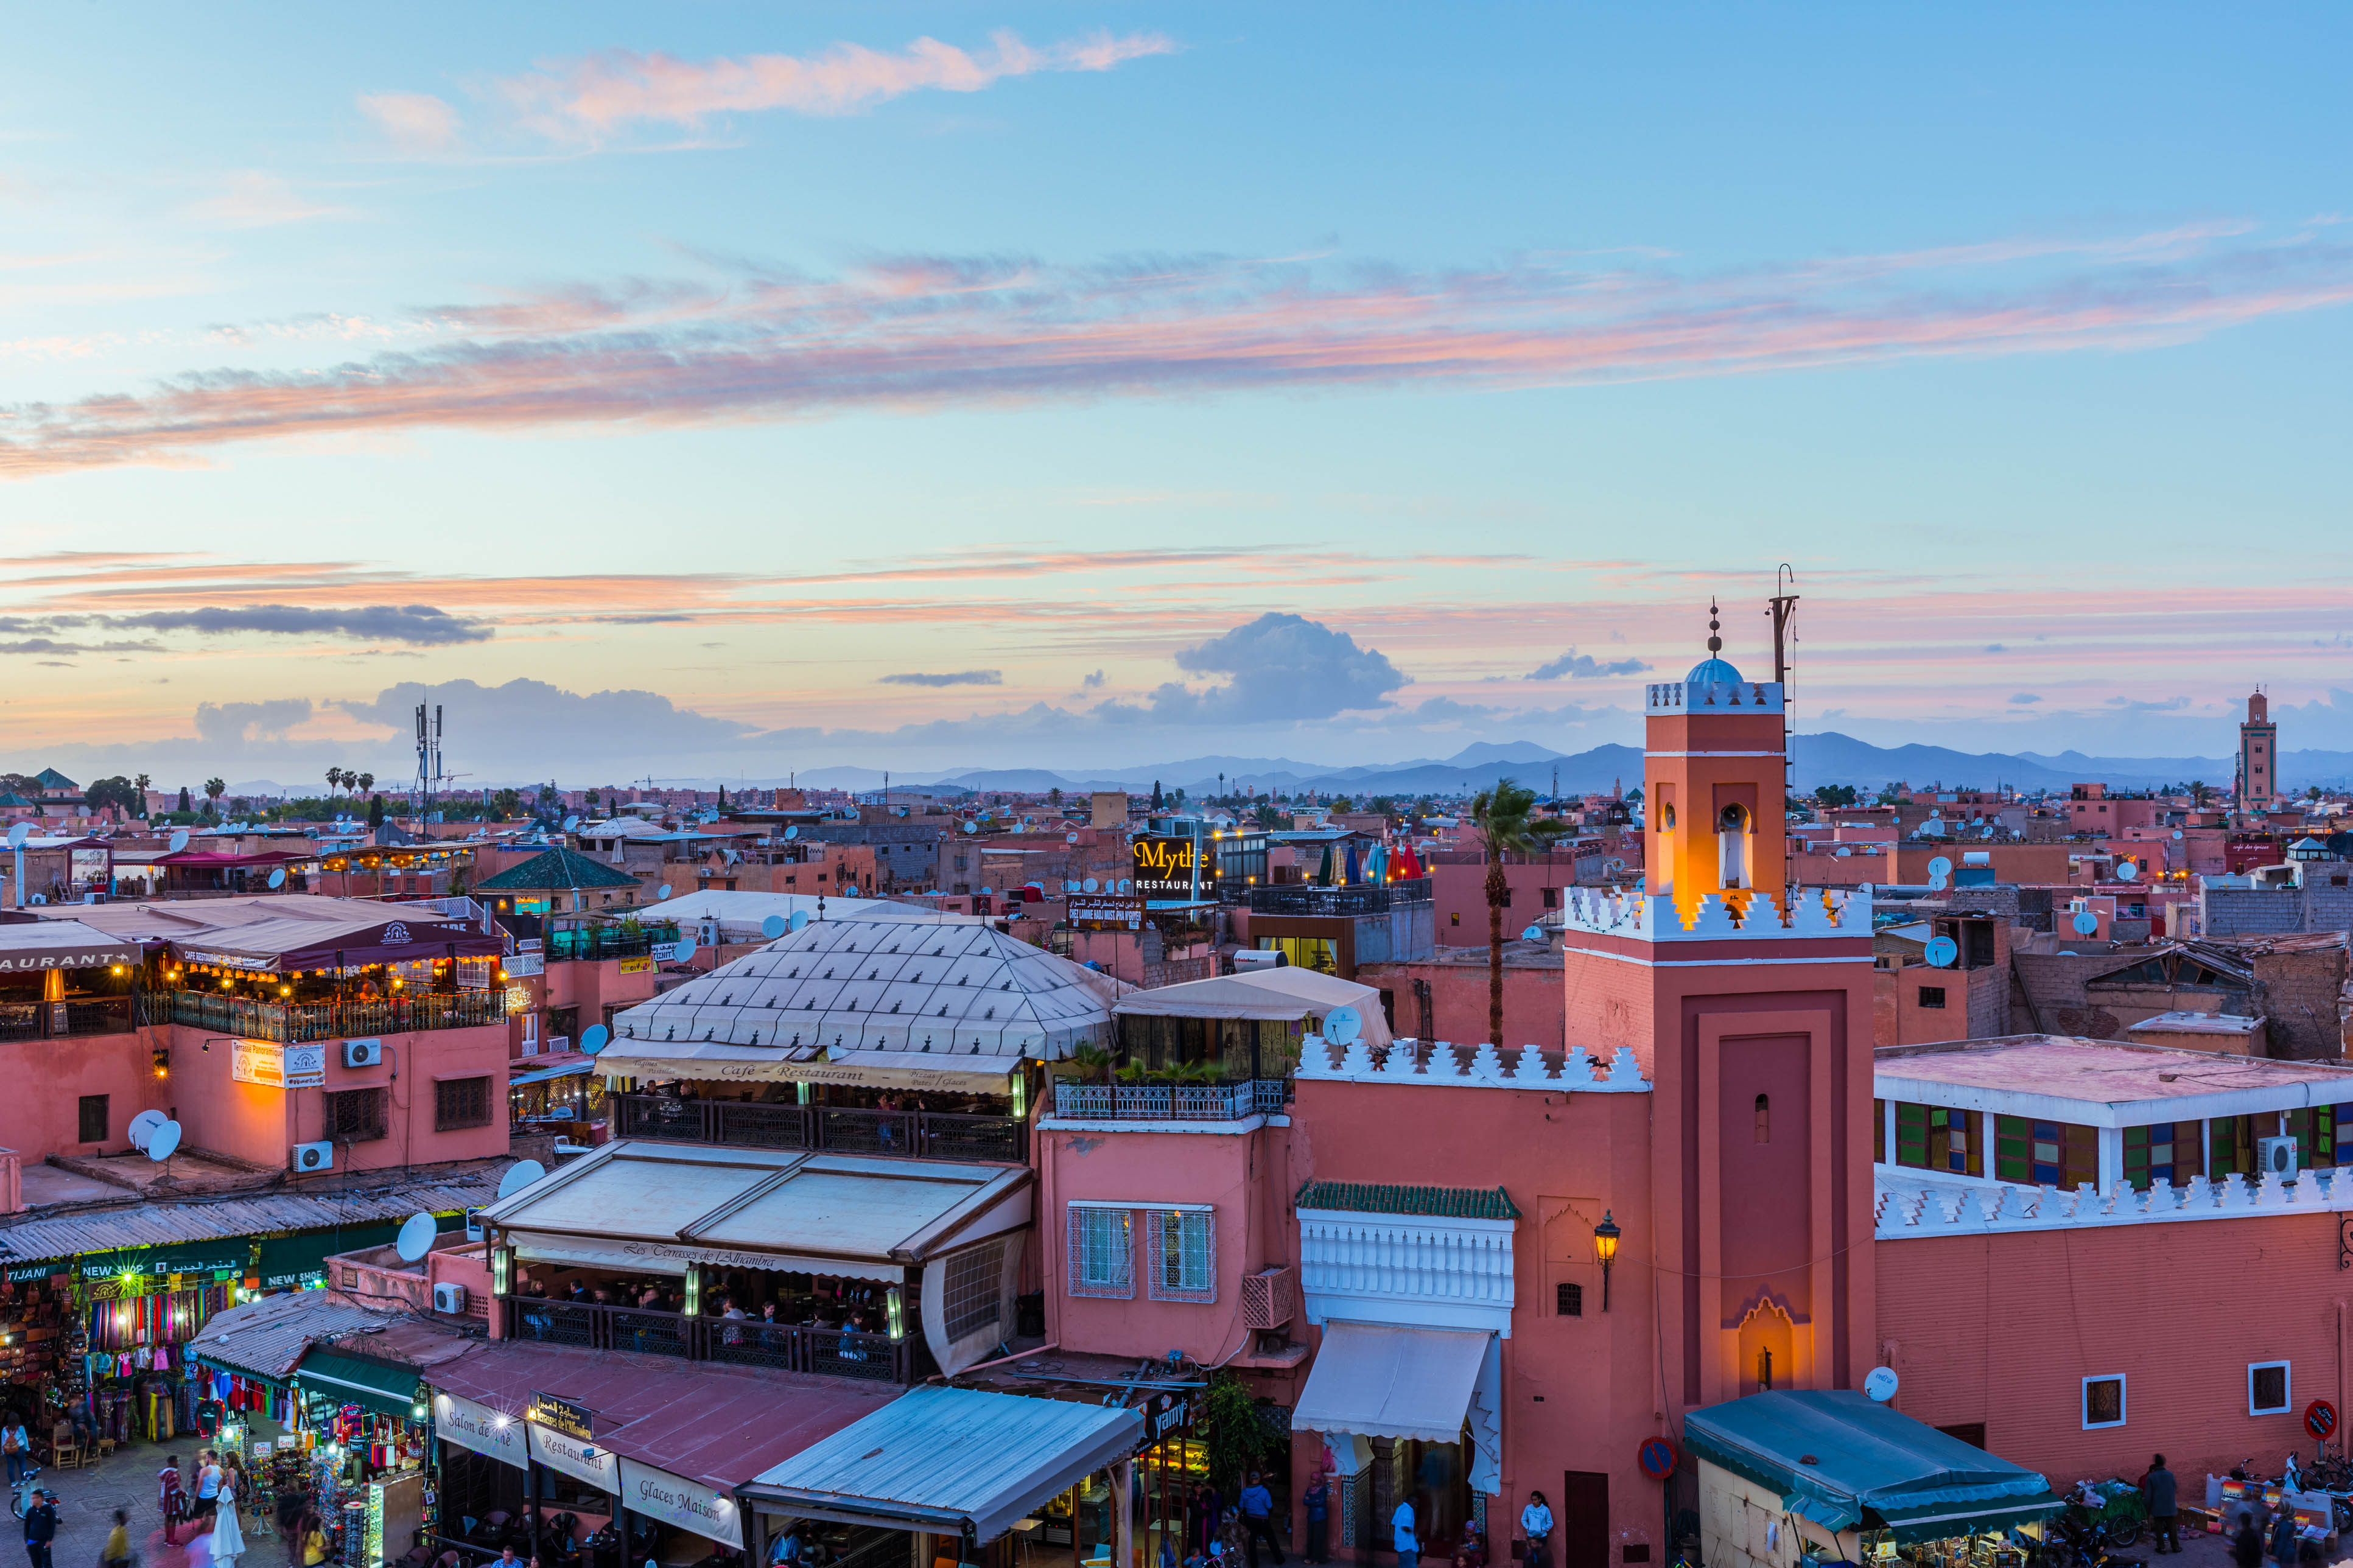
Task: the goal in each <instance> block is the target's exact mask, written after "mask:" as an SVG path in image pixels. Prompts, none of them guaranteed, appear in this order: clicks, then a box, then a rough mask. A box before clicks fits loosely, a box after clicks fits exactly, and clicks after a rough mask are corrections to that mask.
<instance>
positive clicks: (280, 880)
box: [269, 866, 286, 888]
mask: <svg viewBox="0 0 2353 1568" xmlns="http://www.w3.org/2000/svg"><path fill="white" fill-rule="evenodd" d="M269 885H270V886H271V887H273V888H282V887H284V886H285V885H286V868H285V867H283V866H275V867H272V868H270V872H269Z"/></svg>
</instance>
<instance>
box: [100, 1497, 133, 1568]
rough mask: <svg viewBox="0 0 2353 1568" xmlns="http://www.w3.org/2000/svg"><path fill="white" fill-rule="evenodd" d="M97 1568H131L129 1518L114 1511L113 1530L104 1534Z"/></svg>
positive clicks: (123, 1513) (120, 1512)
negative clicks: (102, 1547)
mask: <svg viewBox="0 0 2353 1568" xmlns="http://www.w3.org/2000/svg"><path fill="white" fill-rule="evenodd" d="M98 1568H131V1516H130V1515H129V1514H127V1513H125V1512H123V1511H122V1510H121V1509H119V1508H118V1509H116V1510H114V1528H113V1529H112V1530H110V1531H107V1532H106V1546H105V1548H104V1550H102V1551H100V1552H99V1554H98Z"/></svg>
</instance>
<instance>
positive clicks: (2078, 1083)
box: [1872, 1035, 2353, 1126]
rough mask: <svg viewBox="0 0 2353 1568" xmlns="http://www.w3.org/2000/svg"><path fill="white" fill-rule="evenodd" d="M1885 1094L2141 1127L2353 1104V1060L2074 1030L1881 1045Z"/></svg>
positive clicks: (1879, 1067)
mask: <svg viewBox="0 0 2353 1568" xmlns="http://www.w3.org/2000/svg"><path fill="white" fill-rule="evenodd" d="M1872 1056H1873V1068H1874V1069H1875V1077H1876V1079H1877V1087H1878V1093H1879V1096H1880V1098H1882V1099H1883V1100H1908V1101H1911V1102H1914V1103H1916V1104H1928V1105H1942V1106H1948V1107H1952V1108H1956V1109H1961V1110H1994V1111H2000V1112H2005V1113H2008V1114H2012V1115H2029V1116H2037V1117H2041V1118H2043V1119H2045V1120H2051V1121H2073V1122H2077V1123H2084V1122H2090V1123H2093V1124H2094V1125H2104V1126H2133V1125H2139V1124H2143V1123H2147V1122H2150V1121H2165V1120H2177V1119H2178V1120H2188V1119H2193V1118H2196V1119H2202V1118H2207V1117H2215V1116H2240V1115H2247V1114H2251V1113H2253V1112H2257V1111H2264V1110H2295V1109H2297V1108H2300V1107H2303V1106H2307V1105H2339V1104H2353V1068H2345V1067H2336V1066H2331V1065H2329V1064H2327V1063H2325V1062H2295V1061H2275V1060H2273V1059H2271V1058H2265V1057H2242V1056H2235V1055H2231V1056H2226V1055H2221V1054H2218V1053H2216V1052H2214V1051H2207V1050H2184V1049H2180V1048H2178V1047H2171V1046H2150V1045H2140V1044H2136V1043H2134V1042H2132V1041H2128V1040H2093V1039H2085V1038H2083V1037H2079V1036H2072V1035H2006V1036H2002V1037H1998V1038H1994V1039H1987V1040H1960V1041H1955V1042H1952V1043H1950V1044H1947V1045H1934V1046H1890V1047H1883V1048H1881V1049H1879V1050H1876V1051H1873V1053H1872Z"/></svg>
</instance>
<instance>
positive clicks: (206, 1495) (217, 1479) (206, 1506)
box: [196, 1448, 221, 1519]
mask: <svg viewBox="0 0 2353 1568" xmlns="http://www.w3.org/2000/svg"><path fill="white" fill-rule="evenodd" d="M196 1465H197V1469H196V1514H197V1516H198V1517H199V1518H203V1519H210V1518H211V1517H212V1516H213V1514H214V1512H215V1511H216V1510H218V1509H219V1507H220V1489H221V1468H220V1460H219V1459H218V1458H215V1457H214V1455H213V1451H212V1450H211V1449H210V1448H206V1449H205V1450H204V1451H203V1452H201V1453H199V1454H198V1455H197V1456H196Z"/></svg>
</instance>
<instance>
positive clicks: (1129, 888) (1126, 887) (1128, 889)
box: [1119, 877, 1135, 893]
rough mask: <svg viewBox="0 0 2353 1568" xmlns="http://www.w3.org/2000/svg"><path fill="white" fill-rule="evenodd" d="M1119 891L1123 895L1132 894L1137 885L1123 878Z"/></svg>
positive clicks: (1120, 880) (1120, 881)
mask: <svg viewBox="0 0 2353 1568" xmlns="http://www.w3.org/2000/svg"><path fill="white" fill-rule="evenodd" d="M1119 890H1120V891H1121V892H1123V893H1132V892H1134V891H1135V884H1134V882H1132V881H1130V880H1129V879H1127V878H1125V877H1122V878H1121V879H1119Z"/></svg>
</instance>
